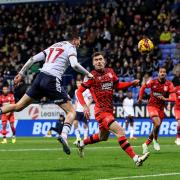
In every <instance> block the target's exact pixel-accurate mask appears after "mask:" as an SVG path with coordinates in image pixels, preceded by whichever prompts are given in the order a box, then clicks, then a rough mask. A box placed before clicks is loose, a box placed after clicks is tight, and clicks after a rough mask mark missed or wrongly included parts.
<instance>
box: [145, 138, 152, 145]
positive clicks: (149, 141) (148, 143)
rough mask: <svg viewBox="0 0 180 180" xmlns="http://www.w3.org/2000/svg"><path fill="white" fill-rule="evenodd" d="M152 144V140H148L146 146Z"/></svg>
mask: <svg viewBox="0 0 180 180" xmlns="http://www.w3.org/2000/svg"><path fill="white" fill-rule="evenodd" d="M151 142H152V139H149V138H148V139H147V140H146V142H145V143H146V145H147V146H148V145H150V144H151Z"/></svg>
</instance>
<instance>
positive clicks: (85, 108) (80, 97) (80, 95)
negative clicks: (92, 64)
mask: <svg viewBox="0 0 180 180" xmlns="http://www.w3.org/2000/svg"><path fill="white" fill-rule="evenodd" d="M85 90H86V88H85V87H83V86H82V85H81V86H80V87H79V88H78V90H77V98H78V101H79V102H80V104H81V105H82V106H83V111H84V115H85V116H86V119H89V116H90V109H89V107H88V105H87V104H86V102H85V100H84V97H83V92H84V91H85Z"/></svg>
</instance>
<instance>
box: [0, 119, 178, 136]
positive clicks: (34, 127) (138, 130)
mask: <svg viewBox="0 0 180 180" xmlns="http://www.w3.org/2000/svg"><path fill="white" fill-rule="evenodd" d="M117 121H118V122H119V124H120V125H121V126H123V127H125V121H124V119H120V118H119V119H118V120H117ZM55 125H56V120H37V119H36V120H18V121H16V123H15V126H16V130H17V131H16V132H17V136H46V135H47V132H48V130H49V129H50V127H51V126H53V127H55ZM176 126H177V122H176V121H175V119H174V118H165V119H164V120H163V122H162V124H161V128H160V131H159V135H160V136H175V135H176V132H177V130H176ZM1 129H2V125H1V122H0V130H1ZM7 129H8V132H9V135H10V134H11V130H10V127H9V124H8V125H7ZM79 129H80V132H81V134H83V127H82V124H81V123H80V125H79ZM151 130H152V123H151V120H150V119H149V118H136V119H135V123H134V131H135V136H137V137H138V136H148V135H149V134H150V132H151ZM97 132H98V123H97V122H96V121H95V120H90V121H89V134H93V133H97ZM52 135H53V136H56V133H55V132H52ZM126 135H127V136H129V129H127V130H126ZM70 136H75V134H74V128H73V127H72V129H71V132H70Z"/></svg>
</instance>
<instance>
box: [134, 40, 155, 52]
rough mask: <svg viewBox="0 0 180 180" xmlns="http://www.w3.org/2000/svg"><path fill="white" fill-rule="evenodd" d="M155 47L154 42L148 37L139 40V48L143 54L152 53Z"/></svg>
mask: <svg viewBox="0 0 180 180" xmlns="http://www.w3.org/2000/svg"><path fill="white" fill-rule="evenodd" d="M153 49H154V44H153V42H152V41H151V40H150V39H148V38H143V39H141V40H140V41H139V42H138V50H139V52H140V53H142V54H147V53H150V52H151V51H152V50H153Z"/></svg>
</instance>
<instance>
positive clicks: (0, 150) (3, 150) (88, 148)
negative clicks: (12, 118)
mask: <svg viewBox="0 0 180 180" xmlns="http://www.w3.org/2000/svg"><path fill="white" fill-rule="evenodd" d="M161 146H173V145H172V144H169V145H167V144H166V145H161ZM137 147H141V146H133V148H137ZM119 148H120V147H119V146H118V145H117V146H101V147H87V148H86V150H95V149H96V150H99V149H100V150H102V149H119ZM71 149H72V150H75V149H77V148H75V147H73V148H71ZM59 150H60V148H31V149H28V148H25V149H1V145H0V152H26V151H59Z"/></svg>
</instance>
